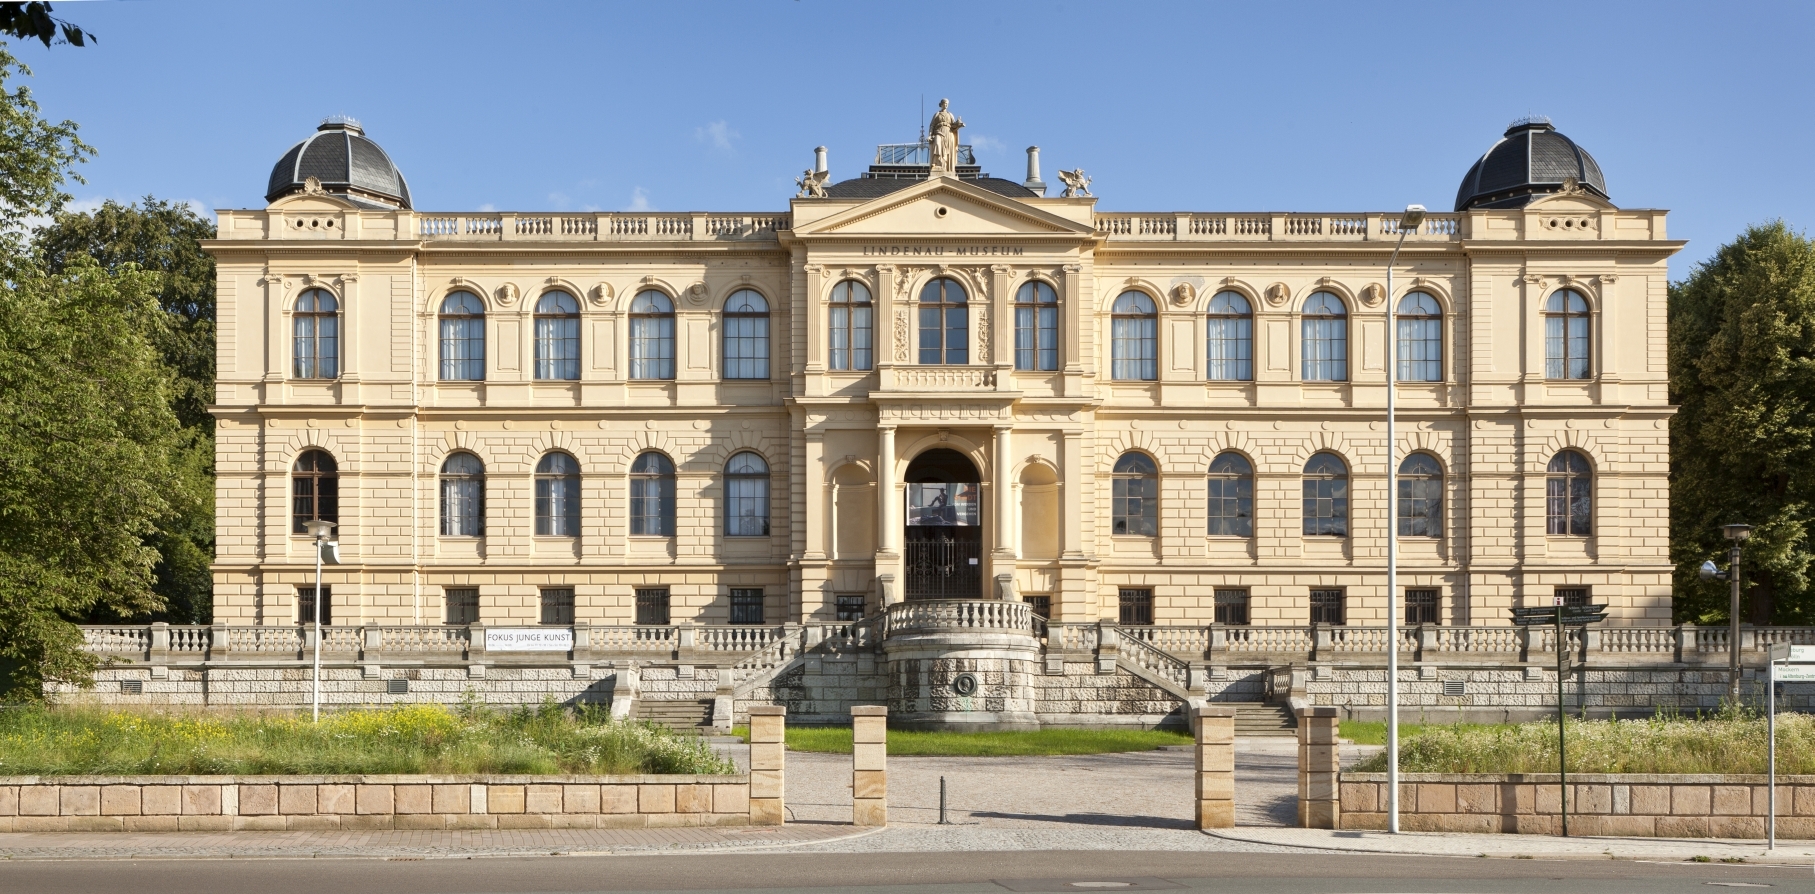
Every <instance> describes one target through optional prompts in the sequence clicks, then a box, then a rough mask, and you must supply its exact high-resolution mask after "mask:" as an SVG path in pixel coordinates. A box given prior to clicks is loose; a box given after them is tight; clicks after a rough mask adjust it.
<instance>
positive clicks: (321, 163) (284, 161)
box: [265, 115, 410, 209]
mask: <svg viewBox="0 0 1815 894" xmlns="http://www.w3.org/2000/svg"><path fill="white" fill-rule="evenodd" d="M310 177H314V178H315V179H316V180H318V181H320V183H321V188H322V191H323V192H326V193H328V194H330V195H335V196H339V197H341V198H343V199H347V200H349V201H351V202H354V203H357V204H360V205H365V206H368V207H373V208H406V209H407V208H409V207H410V187H409V184H407V183H405V182H404V180H403V172H402V171H399V170H397V166H396V165H394V164H392V163H391V157H390V156H389V155H386V154H385V152H384V150H383V149H380V148H378V144H377V143H374V142H372V141H371V140H369V139H366V135H365V131H364V130H363V129H361V128H360V126H359V122H358V121H355V120H353V119H352V118H348V117H346V116H344V115H336V116H334V117H332V118H328V119H326V120H324V121H322V123H321V127H319V128H317V129H316V131H315V133H314V134H312V135H310V136H309V138H308V139H306V140H303V141H302V142H300V143H297V144H296V145H294V146H291V147H290V151H288V152H285V153H284V157H283V158H280V159H278V160H277V166H276V167H274V168H272V169H271V182H270V184H269V185H268V186H267V187H266V188H265V201H267V202H275V201H277V200H278V199H280V198H282V197H284V196H287V195H291V194H294V193H299V192H302V191H303V190H304V188H305V185H306V184H307V182H308V179H309V178H310Z"/></svg>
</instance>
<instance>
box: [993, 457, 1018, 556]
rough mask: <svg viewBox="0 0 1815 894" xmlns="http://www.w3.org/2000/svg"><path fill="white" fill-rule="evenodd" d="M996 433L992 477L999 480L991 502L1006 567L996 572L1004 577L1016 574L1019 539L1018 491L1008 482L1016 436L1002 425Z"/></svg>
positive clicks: (998, 548)
mask: <svg viewBox="0 0 1815 894" xmlns="http://www.w3.org/2000/svg"><path fill="white" fill-rule="evenodd" d="M995 431H996V446H995V456H994V460H993V463H992V464H993V465H994V466H995V469H994V470H993V471H994V472H995V473H996V474H995V475H994V476H992V477H993V478H994V479H995V481H994V483H993V485H992V486H993V488H994V490H995V493H994V494H992V496H993V497H995V499H994V500H992V501H991V502H993V503H994V504H995V505H994V506H992V507H991V509H992V510H993V511H994V512H995V514H996V524H995V528H996V549H995V556H996V558H997V559H1000V560H1002V565H1001V566H999V567H997V568H996V569H995V572H996V573H1000V572H1004V571H1007V572H1011V573H1012V572H1013V571H1014V570H1015V563H1014V559H1015V548H1014V541H1013V538H1014V536H1015V526H1014V524H1013V521H1014V517H1015V506H1014V500H1013V498H1012V497H1013V494H1014V487H1013V486H1011V485H1010V484H1009V481H1008V478H1009V467H1010V466H1012V465H1013V464H1014V461H1013V460H1012V459H1011V458H1010V456H1009V453H1010V451H1011V450H1012V449H1013V448H1012V447H1011V446H1010V435H1012V434H1013V433H1014V426H1011V425H998V426H996V429H995Z"/></svg>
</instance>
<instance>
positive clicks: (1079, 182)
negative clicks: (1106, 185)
mask: <svg viewBox="0 0 1815 894" xmlns="http://www.w3.org/2000/svg"><path fill="white" fill-rule="evenodd" d="M1059 182H1060V183H1063V184H1065V191H1064V192H1062V193H1059V198H1061V199H1071V198H1077V197H1079V196H1086V197H1091V198H1094V196H1091V195H1090V178H1089V177H1087V176H1085V175H1084V169H1083V168H1078V169H1077V170H1075V171H1060V172H1059Z"/></svg>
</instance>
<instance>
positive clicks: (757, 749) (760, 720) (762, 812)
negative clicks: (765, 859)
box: [750, 705, 788, 826]
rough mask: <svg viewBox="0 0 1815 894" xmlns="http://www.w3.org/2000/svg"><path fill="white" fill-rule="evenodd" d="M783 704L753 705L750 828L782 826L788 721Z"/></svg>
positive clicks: (751, 707)
mask: <svg viewBox="0 0 1815 894" xmlns="http://www.w3.org/2000/svg"><path fill="white" fill-rule="evenodd" d="M787 716H788V709H787V708H785V707H782V706H780V705H751V706H750V825H753V826H779V825H781V824H782V821H783V818H784V817H783V812H782V790H783V781H784V779H783V773H782V770H783V767H784V760H785V758H784V756H783V755H784V750H783V742H785V741H786V728H785V721H786V718H787Z"/></svg>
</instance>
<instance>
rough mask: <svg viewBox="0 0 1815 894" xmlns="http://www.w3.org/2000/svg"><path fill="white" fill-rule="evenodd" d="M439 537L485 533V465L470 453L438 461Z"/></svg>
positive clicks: (479, 535)
mask: <svg viewBox="0 0 1815 894" xmlns="http://www.w3.org/2000/svg"><path fill="white" fill-rule="evenodd" d="M441 536H443V537H484V536H485V464H484V463H481V462H480V461H479V457H476V456H474V455H472V454H471V453H456V454H454V455H452V456H450V457H448V458H447V460H446V461H445V462H443V463H442V464H441Z"/></svg>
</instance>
